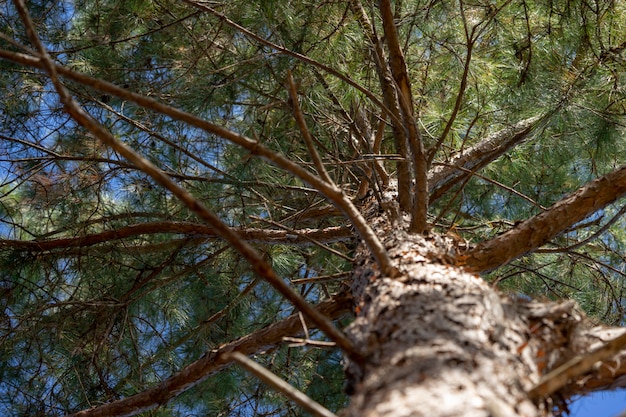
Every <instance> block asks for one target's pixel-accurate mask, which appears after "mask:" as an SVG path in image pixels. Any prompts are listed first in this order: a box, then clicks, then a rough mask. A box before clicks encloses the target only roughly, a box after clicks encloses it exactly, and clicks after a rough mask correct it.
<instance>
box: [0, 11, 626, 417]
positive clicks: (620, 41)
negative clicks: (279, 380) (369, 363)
mask: <svg viewBox="0 0 626 417" xmlns="http://www.w3.org/2000/svg"><path fill="white" fill-rule="evenodd" d="M382 3H387V2H381V4H382ZM20 4H21V0H20V1H16V2H5V3H2V4H0V10H1V12H0V58H1V59H0V84H1V86H2V91H4V94H3V95H2V97H1V98H0V115H1V119H0V120H1V121H2V123H0V160H1V162H0V174H1V175H0V178H1V183H0V190H1V194H0V265H1V267H0V292H1V293H2V297H1V298H0V302H1V303H2V316H1V320H0V398H1V400H0V413H3V414H7V415H14V416H21V415H23V416H30V415H66V414H71V413H75V412H78V411H80V410H85V409H88V408H90V407H94V406H98V405H101V404H103V403H107V402H112V401H115V400H121V399H124V398H129V397H132V396H133V395H136V394H138V393H141V392H145V391H147V390H149V389H151V388H153V387H155V386H159V384H160V383H162V382H163V381H167V380H168V378H170V376H171V375H173V374H175V373H176V372H178V371H180V370H181V369H184V368H185V366H187V365H188V364H190V363H192V362H194V361H196V360H198V359H199V358H201V357H203V355H207V354H208V353H207V352H211V350H213V349H217V348H219V347H220V346H237V347H238V348H237V349H239V350H240V351H242V352H243V353H246V354H256V356H255V357H254V359H255V361H257V362H259V363H262V364H263V365H264V366H266V367H267V368H269V369H270V370H271V371H272V372H274V373H276V374H278V375H280V376H282V377H283V378H284V379H286V380H287V381H288V382H289V383H290V384H292V385H294V386H295V387H297V388H299V389H301V390H303V391H304V392H305V393H306V394H308V395H309V396H310V397H311V398H313V399H314V400H317V401H319V402H321V403H323V404H324V405H325V406H326V407H327V408H329V409H331V410H333V411H337V410H339V409H341V408H342V407H344V406H345V405H346V401H347V397H346V395H345V394H344V393H343V389H342V381H343V371H342V366H341V362H342V351H341V349H337V348H328V346H326V345H324V344H322V343H316V342H322V341H324V340H326V339H325V336H324V334H328V330H326V331H325V332H321V331H319V330H313V329H311V330H310V331H309V330H306V332H304V333H305V336H304V337H305V338H307V339H311V341H309V342H306V341H304V340H301V339H286V340H284V341H281V338H282V337H283V336H288V337H292V338H293V337H294V336H296V335H298V334H300V333H302V332H303V329H306V326H305V324H304V318H302V320H298V319H297V316H296V318H288V316H290V315H291V314H293V313H294V312H298V311H304V312H305V315H306V314H308V313H306V310H303V309H304V308H306V306H303V305H301V304H297V303H298V301H294V300H296V297H297V299H299V300H303V301H301V302H304V301H305V302H306V303H305V304H306V305H308V306H318V307H319V309H320V311H321V312H322V317H323V318H324V317H326V318H329V319H332V320H335V324H336V326H337V327H338V328H341V327H343V326H344V325H346V324H347V323H348V322H349V320H350V317H351V315H350V314H349V312H350V310H351V306H350V303H349V302H348V301H347V300H346V296H345V295H344V294H345V288H346V286H347V284H346V281H347V280H348V278H349V277H350V271H351V270H352V269H353V260H354V257H355V246H356V243H357V242H358V241H359V240H364V241H366V243H368V246H369V247H370V249H371V250H372V252H373V253H374V256H375V257H376V260H377V261H378V262H379V265H380V268H381V269H382V270H385V269H386V267H385V263H384V262H385V261H384V260H385V258H384V248H383V247H382V246H381V250H380V253H378V256H377V252H376V250H375V249H373V247H375V241H376V239H375V237H374V238H372V237H369V235H368V231H367V230H366V229H365V228H364V227H361V226H360V225H361V223H360V220H359V219H362V217H363V216H367V209H368V207H369V206H368V204H367V202H370V201H376V200H378V201H383V200H384V193H385V190H386V189H387V188H388V187H389V186H390V184H391V187H397V190H398V194H399V207H400V209H401V210H405V211H408V212H411V215H412V216H413V217H412V219H413V221H412V223H411V228H412V229H413V230H414V231H416V232H419V233H436V234H442V235H447V236H451V237H453V238H454V239H456V240H459V241H462V242H464V244H465V245H466V246H467V247H473V246H475V245H478V244H480V243H481V242H487V241H492V239H493V238H495V237H496V236H499V235H501V234H503V233H505V232H507V231H512V230H516V228H517V226H519V225H520V223H521V222H523V221H524V220H526V219H529V218H531V217H533V216H536V215H538V214H540V213H543V212H546V211H547V208H548V207H550V206H552V205H553V204H555V203H557V202H559V201H560V200H561V199H563V198H564V197H565V196H566V195H568V194H570V193H572V192H574V191H575V190H577V189H578V188H579V187H581V186H583V185H584V184H587V183H589V182H590V181H592V180H594V179H597V178H600V177H602V176H604V175H607V174H610V173H612V172H616V171H617V169H618V168H619V167H620V166H623V165H624V164H625V156H624V155H626V149H625V148H626V141H625V140H624V131H625V129H624V128H625V127H626V117H625V115H626V93H625V88H626V87H625V84H624V79H625V77H626V66H625V64H624V62H625V61H624V60H625V59H626V55H625V52H624V51H625V50H626V39H625V35H624V34H626V3H624V2H619V1H611V0H597V1H586V0H568V1H565V0H549V1H548V0H497V1H496V0H494V1H487V0H485V1H483V0H474V1H466V0H459V1H437V0H434V1H423V0H417V1H411V2H408V1H401V0H397V1H395V2H394V3H393V4H390V5H389V8H388V9H385V8H384V7H380V6H379V4H378V2H365V1H341V0H338V1H322V2H320V1H306V0H302V1H271V0H248V1H245V2H244V1H223V2H220V1H215V2H214V1H196V0H183V1H172V0H159V1H147V0H132V1H119V0H98V1H93V0H76V1H74V2H65V1H30V2H28V5H27V9H25V8H23V5H22V6H20ZM24 10H27V13H28V15H27V16H26V15H25V14H24ZM385 10H387V11H388V12H390V13H391V14H390V15H389V16H387V17H386V16H385ZM29 25H31V26H30V27H29ZM392 29H393V30H396V31H397V33H396V35H395V37H394V35H393V34H392V33H390V30H392ZM394 40H397V41H399V42H397V44H395V45H394V42H393V41H394ZM398 63H403V65H404V66H402V65H399V64H398ZM396 64H398V65H396ZM382 69H387V70H388V72H387V73H385V72H384V71H383V70H382ZM399 92H400V93H399ZM404 93H405V95H404V96H402V94H404ZM64 94H65V95H64ZM394 94H395V96H394ZM398 95H399V97H401V98H402V97H412V100H411V102H410V103H408V102H406V100H405V101H403V100H402V99H401V98H400V99H397V100H396V101H395V102H394V101H393V100H391V99H390V97H396V98H397V97H398ZM394 107H397V108H394ZM409 116H410V117H409ZM407 117H409V118H410V119H411V120H414V121H415V123H407V122H406V120H408V119H407ZM398 137H405V138H406V141H404V142H403V141H401V140H398ZM413 139H415V141H412V140H413ZM418 140H419V141H418ZM407 147H408V149H407ZM420 155H422V156H423V157H421V158H420V157H419V156H420ZM409 156H412V157H413V158H414V160H413V162H410V161H407V160H408V157H409ZM419 163H422V164H423V168H425V169H420V168H416V166H417V167H419ZM420 175H422V176H420ZM394 184H397V186H396V185H394ZM614 200H615V199H614ZM608 203H609V204H608V205H604V206H602V207H601V208H600V209H599V210H595V211H593V213H590V214H587V213H585V215H584V216H582V217H581V219H580V221H577V222H575V224H573V225H571V226H569V227H568V228H567V229H566V230H564V231H559V233H558V234H557V235H556V236H555V237H553V238H550V239H549V241H547V242H543V243H541V246H540V247H539V248H538V249H535V248H529V249H532V251H527V252H528V253H523V252H524V251H522V253H520V254H519V255H516V256H515V257H514V259H511V260H510V262H507V263H506V264H504V265H500V264H499V265H494V266H493V268H487V267H485V268H483V267H481V268H479V269H478V270H477V271H478V272H483V271H484V272H485V273H484V275H483V277H484V279H486V280H488V281H489V282H491V283H493V285H494V286H497V287H498V288H499V289H500V290H501V291H503V292H505V293H508V294H511V295H512V296H515V297H520V298H524V299H526V298H539V299H550V300H563V299H573V300H575V301H577V302H578V303H579V305H580V306H581V308H582V309H583V310H584V311H585V312H586V313H587V314H588V315H589V316H590V317H592V318H593V319H594V320H597V322H598V323H604V324H607V325H614V326H618V325H621V324H622V321H623V317H624V305H623V301H622V297H623V292H624V291H625V290H626V286H625V284H624V277H625V276H626V273H625V270H624V256H625V255H624V254H625V253H626V227H625V226H626V225H625V223H624V219H623V214H624V212H625V211H626V209H625V208H624V204H623V201H620V200H617V201H609V202H608ZM386 209H388V210H393V209H394V208H393V207H391V208H389V207H387V208H386ZM211 216H212V217H211ZM520 255H523V256H520ZM468 262H469V263H468V265H469V268H470V269H471V267H472V263H471V262H472V260H471V259H469V260H468ZM476 262H477V261H476ZM272 277H273V278H272ZM272 279H275V281H272ZM281 283H282V284H281ZM286 284H289V285H286ZM280 285H283V286H284V287H285V288H283V289H281V288H282V287H280ZM277 286H278V287H277ZM277 288H278V291H277ZM288 291H291V293H293V294H295V295H294V296H292V295H288V293H287V292H288ZM302 317H304V316H302ZM307 317H308V316H307ZM320 320H321V319H320ZM327 321H328V320H327ZM272 324H274V327H271V326H270V327H267V326H269V325H272ZM281 326H282V327H281ZM319 326H320V323H317V322H316V323H315V326H314V327H316V328H317V327H319ZM322 326H323V324H322ZM263 332H265V333H263ZM272 332H273V333H272ZM246 336H248V339H246ZM270 340H271V342H270ZM313 340H314V341H316V342H313ZM334 340H335V342H337V343H339V344H340V343H341V342H340V341H338V340H337V339H334ZM266 345H267V348H265V346H266ZM233 349H234V348H233ZM344 350H345V349H344ZM227 365H228V363H226V362H224V363H216V364H215V367H214V368H212V369H211V370H210V372H207V373H206V375H205V376H204V377H203V378H202V380H203V382H202V383H199V384H197V385H194V386H193V387H192V388H190V389H187V390H185V391H184V392H181V393H180V395H178V393H176V395H174V394H172V400H171V401H169V402H168V403H167V404H162V405H161V406H160V407H159V408H157V409H156V410H153V411H151V412H150V413H151V414H150V415H168V416H169V415H177V416H186V415H300V414H301V413H302V411H301V410H300V409H299V408H298V407H297V406H295V405H294V404H292V403H289V402H286V401H285V399H284V398H283V397H282V395H281V394H279V393H276V392H275V391H272V390H270V389H269V388H268V387H267V386H266V385H264V384H263V383H261V382H259V381H258V380H257V379H256V378H253V377H251V376H250V375H249V374H248V373H247V372H246V371H245V370H243V369H242V368H239V367H237V366H227Z"/></svg>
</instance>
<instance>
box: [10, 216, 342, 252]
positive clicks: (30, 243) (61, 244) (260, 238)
mask: <svg viewBox="0 0 626 417" xmlns="http://www.w3.org/2000/svg"><path fill="white" fill-rule="evenodd" d="M234 230H235V231H236V232H237V233H238V234H239V236H240V237H241V239H243V240H245V241H247V242H250V243H261V244H269V245H279V244H281V245H282V244H285V245H309V244H314V243H313V241H315V242H320V243H321V242H324V243H333V242H339V241H344V240H348V239H350V238H352V237H353V236H354V233H353V232H352V231H351V230H350V229H348V228H345V227H341V226H335V227H327V228H324V229H298V230H268V229H257V228H234ZM157 233H176V234H185V235H190V236H203V237H206V238H216V237H219V235H218V233H217V232H216V231H215V229H214V228H212V227H210V226H207V225H205V224H200V223H192V222H174V221H162V222H149V223H140V224H132V225H129V226H124V227H120V228H118V229H113V230H106V231H104V232H99V233H93V234H87V235H84V236H75V237H66V238H57V239H42V240H19V239H15V240H13V239H0V248H2V249H18V250H28V251H31V252H44V251H50V250H57V249H66V248H75V247H86V246H93V245H97V244H100V243H105V242H109V241H112V240H121V239H126V238H129V237H136V236H140V235H151V234H157Z"/></svg>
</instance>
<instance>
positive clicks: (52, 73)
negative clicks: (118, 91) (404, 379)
mask: <svg viewBox="0 0 626 417" xmlns="http://www.w3.org/2000/svg"><path fill="white" fill-rule="evenodd" d="M14 3H15V6H16V8H17V10H18V13H19V14H20V17H21V19H22V21H23V22H24V26H25V27H26V32H27V34H28V36H29V38H30V40H31V42H32V43H33V44H34V45H35V46H36V48H37V50H38V51H39V53H40V55H41V61H42V65H43V68H44V69H45V70H46V72H47V73H48V75H49V77H50V79H51V81H52V83H53V85H54V87H55V90H56V92H57V94H58V95H59V98H60V100H61V103H62V104H63V106H64V108H65V111H66V112H67V113H68V114H69V115H70V116H72V118H73V119H74V120H75V121H76V122H77V123H78V124H79V125H81V126H82V127H84V128H85V129H87V130H89V131H90V132H91V133H92V134H93V135H94V136H95V137H97V138H98V139H99V140H100V141H102V143H104V144H105V145H107V146H109V147H111V148H112V149H113V150H115V151H116V152H117V153H118V154H120V155H121V156H123V157H124V158H126V159H127V160H128V161H130V162H131V163H132V164H134V165H135V166H137V168H139V169H140V170H141V171H143V172H144V173H146V174H148V175H149V176H150V177H152V179H154V180H155V181H156V182H157V183H159V184H160V185H161V186H162V187H163V188H165V189H167V190H168V191H170V192H171V193H172V194H173V195H174V196H175V197H176V198H177V199H178V200H179V201H181V202H182V203H183V204H184V205H185V206H187V207H188V208H189V209H190V210H191V211H192V212H194V213H195V214H196V215H197V216H198V217H200V218H201V219H202V220H204V221H205V222H207V223H208V224H209V225H211V226H212V227H213V228H214V229H215V231H216V233H217V234H218V235H219V236H221V237H222V238H223V239H224V240H225V241H226V242H228V243H229V244H230V245H231V246H232V248H233V249H235V250H236V251H237V252H239V253H240V254H241V255H242V256H243V258H244V259H245V260H246V261H247V262H248V263H249V264H250V266H251V268H252V270H253V271H254V272H255V273H256V274H257V275H258V276H259V277H261V278H263V279H264V280H266V281H267V282H268V283H269V284H270V285H272V287H274V289H276V290H277V291H278V292H280V294H282V296H283V297H285V298H286V299H287V300H289V301H290V302H291V303H292V304H293V305H294V306H296V307H297V308H299V309H300V310H301V311H302V313H303V314H305V315H306V316H307V317H308V318H310V319H311V320H312V321H313V322H314V323H315V324H316V325H317V326H318V327H319V328H320V330H322V331H323V332H324V333H325V334H326V335H327V336H328V337H329V338H330V339H331V340H333V341H335V342H336V343H337V346H339V347H340V348H341V349H342V350H344V351H345V352H346V354H347V355H348V356H354V357H356V358H360V353H359V352H358V351H357V349H356V347H355V346H354V345H353V343H352V342H351V341H350V340H349V339H348V338H347V337H346V335H344V334H343V333H342V332H341V331H340V330H338V329H337V328H336V327H335V326H334V325H333V323H332V322H331V321H330V320H328V319H327V318H326V317H324V316H323V315H321V314H319V313H318V312H317V310H315V309H314V308H313V307H311V305H309V303H307V302H306V300H305V299H304V298H303V297H301V296H300V295H299V294H298V293H297V292H295V291H294V290H293V289H292V288H291V286H290V285H289V284H287V283H286V282H285V281H284V280H283V279H282V278H281V277H279V276H278V275H277V274H276V272H275V271H274V270H273V269H272V267H271V266H270V265H269V264H268V263H267V261H265V259H264V258H263V256H262V255H261V254H260V253H259V252H258V251H256V250H255V249H254V248H253V247H252V246H250V244H248V243H247V242H245V241H244V240H242V239H241V238H240V237H239V235H238V234H237V232H235V231H234V230H232V229H231V228H230V227H229V226H228V225H226V224H225V223H224V222H222V221H221V219H220V218H219V217H218V216H217V215H215V214H214V213H213V212H211V211H210V210H208V209H207V208H206V207H205V206H204V205H203V204H202V203H200V202H199V201H198V200H197V199H196V198H195V197H194V196H193V195H192V194H191V193H189V192H188V191H187V190H186V189H184V188H182V187H180V186H179V185H178V184H176V183H174V182H173V181H172V180H171V179H170V178H169V177H168V176H167V175H166V174H165V173H164V172H163V171H161V170H160V169H158V168H157V167H156V166H155V165H154V164H152V163H151V162H150V161H148V160H147V159H145V158H144V157H142V156H141V155H139V154H137V153H136V152H135V151H134V150H133V149H131V148H130V147H129V146H127V145H126V144H124V143H122V142H121V141H119V140H117V139H116V138H115V137H114V136H113V135H112V134H111V132H109V131H108V130H106V129H105V128H104V127H103V126H102V125H101V124H100V123H98V122H97V121H96V120H95V119H94V118H93V117H91V116H90V115H89V114H88V113H87V112H85V110H84V109H83V108H82V107H80V106H79V105H78V103H77V102H76V101H75V100H74V99H73V98H72V96H71V95H70V93H69V91H68V90H67V89H66V88H65V86H64V85H63V84H62V83H61V81H60V79H59V78H58V74H57V70H56V66H55V64H54V63H53V62H52V59H51V58H50V55H48V52H47V51H46V49H45V47H44V46H43V44H42V43H41V40H40V39H39V37H38V35H37V33H36V31H35V27H34V25H33V22H32V20H31V18H30V16H29V14H28V11H27V10H26V6H25V4H24V0H14ZM224 130H226V129H224ZM231 133H234V132H231ZM255 144H256V143H255ZM320 182H321V181H320ZM337 192H338V194H339V195H340V196H342V197H343V193H341V192H340V191H337ZM366 226H367V225H366ZM372 234H373V232H372ZM374 237H375V235H374ZM381 247H382V244H381ZM382 267H383V266H382V265H381V268H382Z"/></svg>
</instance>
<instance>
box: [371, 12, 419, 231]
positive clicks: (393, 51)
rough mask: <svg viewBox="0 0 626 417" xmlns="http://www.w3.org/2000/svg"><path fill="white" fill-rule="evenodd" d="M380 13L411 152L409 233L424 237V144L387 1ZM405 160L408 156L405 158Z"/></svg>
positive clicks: (404, 62) (396, 32)
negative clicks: (412, 178) (420, 234)
mask: <svg viewBox="0 0 626 417" xmlns="http://www.w3.org/2000/svg"><path fill="white" fill-rule="evenodd" d="M380 13H381V16H382V19H383V28H384V31H385V39H386V40H387V46H388V47H389V61H390V64H391V73H392V74H393V78H394V80H395V84H396V86H397V89H398V90H399V91H398V93H397V96H398V102H399V104H400V109H401V110H402V118H403V122H404V126H405V129H406V132H407V140H408V143H409V147H410V149H411V152H410V153H411V156H412V161H411V162H412V164H413V174H414V180H415V193H413V194H414V195H413V198H412V205H411V208H412V210H411V225H410V231H411V232H413V233H424V231H425V230H426V215H427V213H428V179H427V171H428V163H427V160H426V154H425V152H424V144H423V141H422V137H421V135H420V133H419V130H418V128H417V125H416V123H415V114H414V110H413V94H412V93H411V83H410V81H409V75H408V73H407V67H406V61H405V59H404V54H403V53H402V48H401V47H400V40H399V39H398V31H397V30H396V25H395V23H394V21H393V12H392V10H391V2H390V1H389V0H381V2H380ZM405 157H408V155H405Z"/></svg>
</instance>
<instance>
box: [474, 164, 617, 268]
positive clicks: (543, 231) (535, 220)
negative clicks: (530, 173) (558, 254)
mask: <svg viewBox="0 0 626 417" xmlns="http://www.w3.org/2000/svg"><path fill="white" fill-rule="evenodd" d="M624 195H626V166H623V167H621V168H618V169H617V170H615V171H613V172H611V173H609V174H607V175H605V176H603V177H600V178H597V179H595V180H593V181H591V182H589V183H588V184H586V185H584V186H583V187H581V188H579V189H578V190H577V191H576V192H574V193H572V194H571V195H569V196H567V197H565V198H563V199H562V200H560V201H559V202H557V203H555V204H554V205H552V206H551V207H550V208H548V209H547V210H546V211H544V212H543V213H540V214H538V215H536V216H534V217H531V218H530V219H528V220H526V221H524V222H522V223H520V224H519V225H518V226H517V227H515V228H513V229H511V230H509V231H508V232H506V233H503V234H501V235H499V236H497V237H495V238H494V239H491V240H488V241H484V242H481V243H479V244H478V245H476V246H475V247H474V248H473V249H471V250H470V251H469V252H468V253H467V254H466V256H467V258H466V259H465V260H464V261H465V264H466V266H467V267H468V268H469V269H470V270H472V271H473V272H477V273H484V272H488V271H491V270H493V269H495V268H497V267H499V266H502V265H505V264H507V263H509V262H511V261H512V260H514V259H516V258H519V257H520V256H522V255H524V254H526V253H528V252H531V251H532V250H533V249H536V248H538V247H540V246H541V245H543V244H545V243H548V242H549V241H550V240H551V239H553V238H554V237H556V236H557V235H559V234H560V233H562V232H563V231H564V230H566V229H567V228H568V227H570V226H572V225H573V224H575V223H577V222H579V221H581V220H583V219H585V218H586V217H587V216H589V215H591V214H593V213H594V212H596V211H597V210H599V209H601V208H603V207H604V206H606V205H607V204H610V203H612V202H614V201H616V200H617V199H619V198H620V197H622V196H624Z"/></svg>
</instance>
